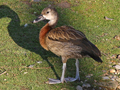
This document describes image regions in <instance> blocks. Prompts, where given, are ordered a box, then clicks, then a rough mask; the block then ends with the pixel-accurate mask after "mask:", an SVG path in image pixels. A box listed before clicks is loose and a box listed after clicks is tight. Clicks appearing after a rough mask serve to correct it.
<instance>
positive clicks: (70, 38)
mask: <svg viewBox="0 0 120 90" xmlns="http://www.w3.org/2000/svg"><path fill="white" fill-rule="evenodd" d="M46 45H47V47H48V49H49V50H50V51H52V52H53V53H55V54H56V55H58V56H62V57H67V58H82V57H84V56H90V57H92V58H93V57H94V56H97V57H98V56H101V54H100V51H99V50H98V49H97V47H96V46H95V45H93V44H92V43H91V42H90V41H88V40H87V38H86V37H85V35H84V34H83V33H82V32H80V31H78V30H75V29H74V28H73V27H70V26H61V27H58V28H55V29H52V30H51V31H49V33H48V34H47V35H46ZM93 59H94V58H93ZM98 61H99V60H98Z"/></svg>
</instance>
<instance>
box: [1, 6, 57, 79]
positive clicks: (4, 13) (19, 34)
mask: <svg viewBox="0 0 120 90" xmlns="http://www.w3.org/2000/svg"><path fill="white" fill-rule="evenodd" d="M4 17H8V18H11V22H10V23H9V25H8V27H7V28H8V32H9V35H10V36H11V38H12V39H13V41H14V42H15V43H16V44H17V45H18V46H20V47H22V48H24V49H27V50H30V51H31V52H35V53H37V54H39V55H40V56H41V57H42V58H43V60H46V61H47V63H48V64H49V66H51V68H52V70H53V72H54V74H55V75H56V77H57V78H59V76H58V74H57V73H56V71H55V69H54V66H53V65H52V64H51V63H50V62H49V60H48V59H47V57H56V55H54V54H53V53H51V52H48V51H46V50H44V49H43V48H42V47H41V46H40V44H39V39H38V36H39V30H40V29H38V28H37V27H35V26H33V25H31V24H29V26H28V27H26V28H25V27H24V26H23V25H22V26H20V19H19V17H18V15H17V13H16V12H15V11H13V10H12V9H10V8H9V7H8V6H6V5H1V6H0V18H4Z"/></svg>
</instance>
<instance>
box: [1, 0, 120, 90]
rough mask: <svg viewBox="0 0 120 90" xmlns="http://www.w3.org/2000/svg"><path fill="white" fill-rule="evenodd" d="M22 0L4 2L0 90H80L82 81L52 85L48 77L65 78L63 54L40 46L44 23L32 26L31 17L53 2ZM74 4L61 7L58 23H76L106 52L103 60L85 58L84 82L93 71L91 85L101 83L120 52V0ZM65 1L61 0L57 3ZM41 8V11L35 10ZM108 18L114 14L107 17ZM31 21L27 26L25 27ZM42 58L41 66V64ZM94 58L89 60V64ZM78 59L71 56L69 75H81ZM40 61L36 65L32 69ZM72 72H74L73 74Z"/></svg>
mask: <svg viewBox="0 0 120 90" xmlns="http://www.w3.org/2000/svg"><path fill="white" fill-rule="evenodd" d="M25 1H27V0H24V1H19V0H6V1H4V0H1V1H0V5H4V6H0V73H3V72H4V71H5V70H6V73H5V74H3V75H1V76H0V90H61V89H63V88H64V89H65V90H76V86H77V85H82V83H80V82H78V81H76V82H71V83H64V84H56V85H48V84H45V82H46V81H47V80H48V78H58V77H60V76H61V71H62V68H61V67H62V63H61V58H59V57H57V56H56V55H54V54H53V53H51V52H47V51H45V50H44V49H43V48H42V47H41V46H40V44H39V39H38V36H39V30H40V29H41V27H42V26H44V25H45V23H44V22H40V23H37V24H32V23H31V21H32V20H34V19H35V18H36V16H37V15H39V14H40V12H41V10H42V9H43V8H45V7H46V6H48V5H49V4H50V3H52V2H50V1H43V2H39V3H32V4H31V3H30V1H29V0H28V1H27V4H26V3H25ZM67 1H68V2H69V3H70V4H71V8H66V9H65V8H60V7H57V6H56V8H57V10H58V13H59V18H60V19H59V21H58V24H57V26H61V25H70V26H73V27H74V28H75V29H77V30H80V31H82V32H84V33H85V35H86V37H87V38H88V39H89V40H90V41H91V42H92V43H94V44H95V45H96V46H97V47H98V48H99V49H100V51H101V53H102V57H101V58H102V60H103V64H99V63H97V62H95V61H94V60H92V59H91V58H83V59H80V77H81V81H85V80H86V77H85V76H86V75H88V74H93V77H92V78H90V79H88V83H90V84H91V85H92V87H95V85H94V80H97V81H98V82H99V81H100V80H101V78H100V76H101V75H102V74H103V72H102V70H106V71H108V70H109V67H108V64H109V62H110V61H111V60H113V61H114V62H119V60H118V59H111V58H110V57H111V56H112V55H117V54H120V49H119V48H118V47H119V46H120V42H119V41H118V40H115V39H113V37H114V36H115V35H119V33H120V30H119V28H120V23H119V22H120V18H119V15H120V7H119V6H120V4H119V3H120V1H119V0H105V1H104V0H76V1H74V0H67ZM59 2H61V0H56V1H55V4H57V3H59ZM34 12H36V14H34ZM104 16H107V17H110V18H114V20H113V21H106V20H105V19H104ZM26 23H28V26H27V27H24V25H25V24H26ZM37 61H42V63H41V64H38V63H36V62H37ZM88 62H89V63H88ZM74 63H75V61H74V60H73V59H70V60H68V62H67V70H66V77H67V76H71V77H74V76H75V65H74ZM33 64H35V65H34V67H33V68H32V69H30V68H26V67H27V66H29V65H33ZM71 72H72V73H71Z"/></svg>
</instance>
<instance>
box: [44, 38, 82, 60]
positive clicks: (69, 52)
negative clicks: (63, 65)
mask: <svg viewBox="0 0 120 90" xmlns="http://www.w3.org/2000/svg"><path fill="white" fill-rule="evenodd" d="M46 45H47V47H48V49H49V50H50V51H51V52H53V53H54V54H56V55H58V56H64V57H69V58H81V57H82V56H81V51H82V48H81V47H79V46H76V45H73V44H72V43H70V42H59V41H53V40H47V41H46Z"/></svg>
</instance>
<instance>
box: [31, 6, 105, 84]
mask: <svg viewBox="0 0 120 90" xmlns="http://www.w3.org/2000/svg"><path fill="white" fill-rule="evenodd" d="M44 20H48V22H47V23H46V24H45V25H44V26H43V27H42V28H41V30H40V33H39V42H40V45H41V46H42V47H43V48H44V49H45V50H47V51H51V52H52V53H54V54H56V55H57V56H60V57H61V60H62V63H63V65H62V75H61V78H60V79H52V78H49V80H48V81H47V82H46V83H48V84H58V83H64V82H74V81H76V80H80V75H79V60H78V59H80V58H84V57H91V58H92V59H94V60H95V61H97V62H100V63H102V62H103V61H102V60H101V58H100V57H101V53H100V50H99V49H98V48H97V47H96V46H95V45H94V44H92V43H91V42H90V41H89V40H88V39H87V38H86V36H85V34H84V33H83V32H81V31H79V30H76V29H74V28H73V27H71V26H65V25H64V26H60V27H56V28H55V26H56V24H57V22H58V12H57V10H56V9H55V8H54V7H52V6H48V7H46V8H44V9H43V10H42V12H41V14H40V15H39V16H38V17H37V18H36V19H34V20H33V21H32V23H38V22H40V21H44ZM70 58H73V59H75V60H76V62H75V66H76V76H75V78H73V77H68V78H65V71H66V63H67V60H69V59H70Z"/></svg>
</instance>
